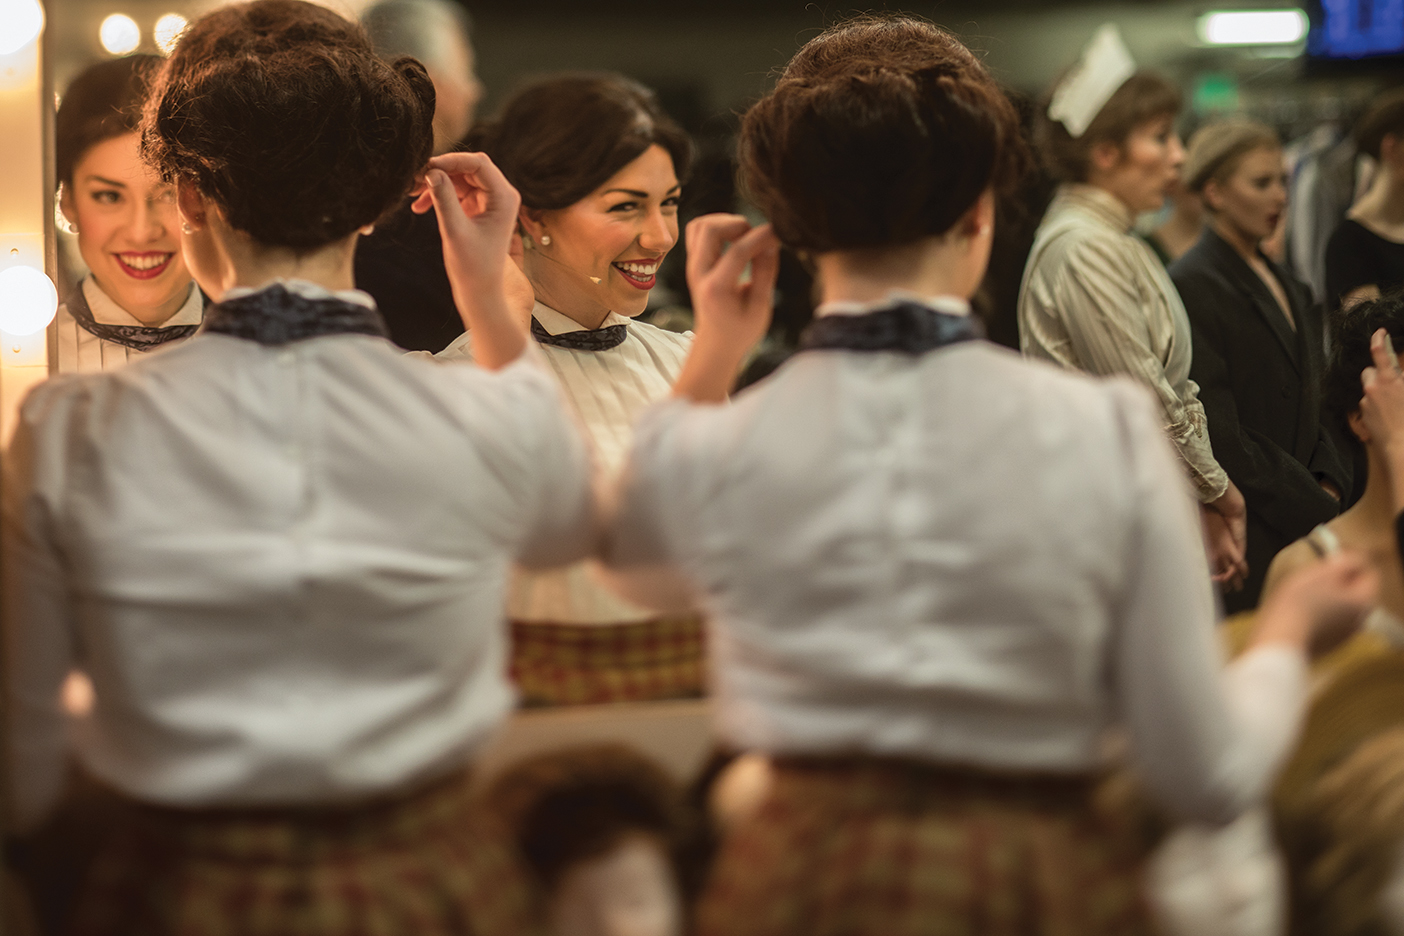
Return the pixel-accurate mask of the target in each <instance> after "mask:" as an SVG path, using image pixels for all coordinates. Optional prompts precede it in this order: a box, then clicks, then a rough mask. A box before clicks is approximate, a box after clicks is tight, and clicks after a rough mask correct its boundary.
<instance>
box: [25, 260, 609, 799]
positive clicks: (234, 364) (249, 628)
mask: <svg viewBox="0 0 1404 936" xmlns="http://www.w3.org/2000/svg"><path fill="white" fill-rule="evenodd" d="M287 285H288V288H289V289H292V290H294V291H304V292H305V290H304V289H302V288H301V287H300V285H299V284H297V283H289V284H287ZM314 288H315V287H314ZM322 295H323V296H325V293H323V294H322ZM356 295H357V297H359V298H360V299H364V300H365V301H367V302H369V301H370V298H369V296H365V294H363V293H362V294H356ZM352 298H353V299H354V298H355V297H352ZM7 471H8V472H9V473H10V474H9V476H8V482H9V483H7V485H6V486H5V501H4V513H3V520H4V527H3V533H4V548H5V560H6V561H5V564H4V569H3V571H4V575H5V579H4V587H3V598H4V602H5V612H6V618H7V625H8V640H9V643H8V653H7V658H6V663H7V664H8V666H9V672H8V676H7V680H6V688H7V690H8V692H9V706H8V714H9V716H10V719H11V730H10V736H9V747H8V753H9V759H8V761H7V764H6V766H7V768H8V769H9V770H10V771H11V772H12V773H11V789H12V791H13V794H14V798H15V805H16V810H17V814H18V815H19V817H20V821H21V823H23V824H28V825H32V824H33V823H34V822H36V821H38V820H39V819H40V818H42V816H43V815H44V813H45V812H46V810H48V809H49V808H50V807H51V806H52V805H53V803H54V802H55V800H56V799H57V798H58V797H59V795H60V794H61V791H62V786H63V784H62V777H63V769H64V760H65V752H66V750H67V749H68V748H69V747H70V746H71V747H72V749H73V750H74V751H75V752H76V754H77V756H78V757H79V758H80V759H81V760H82V762H83V764H84V765H85V767H86V768H87V769H88V770H89V771H91V772H92V773H93V774H94V775H96V776H97V777H99V778H101V779H102V780H104V781H105V782H107V783H110V784H111V785H113V786H114V787H116V788H117V789H119V790H121V791H124V792H125V793H127V794H129V795H131V796H134V797H136V798H138V799H141V800H144V801H148V802H153V803H160V804H168V805H184V806H210V805H251V804H277V805H286V804H293V803H302V802H327V801H334V800H338V799H355V798H361V797H366V796H373V795H377V794H380V793H382V792H385V791H390V790H394V789H397V788H401V787H402V786H403V785H405V784H407V783H413V782H417V781H419V780H422V779H427V778H431V777H433V776H436V775H439V774H443V773H446V772H448V771H450V770H453V769H456V768H458V767H461V766H462V765H463V764H465V763H466V762H467V761H468V760H469V759H470V758H471V756H472V754H473V752H474V750H475V749H476V748H477V746H478V745H479V744H480V743H481V742H482V741H483V740H485V739H486V738H487V737H488V736H489V735H490V734H491V733H492V732H493V731H494V730H495V729H496V727H497V725H498V724H499V722H500V721H501V719H502V718H503V717H504V716H505V715H506V714H507V712H508V711H510V709H511V707H512V705H513V692H512V689H511V687H510V685H509V684H508V681H507V678H506V658H507V652H508V649H507V639H506V633H505V628H504V627H503V620H502V606H503V599H504V588H505V584H506V578H507V573H508V569H509V565H510V564H511V563H512V562H513V561H518V562H523V563H526V564H529V565H532V566H540V565H551V564H556V563H561V562H569V561H574V560H577V559H579V558H580V557H581V556H582V555H584V554H585V553H586V552H587V551H588V550H589V549H590V548H591V546H592V545H593V542H594V534H595V530H594V523H593V498H592V492H591V486H590V471H589V461H588V449H587V447H586V443H585V441H584V439H583V438H582V437H581V436H580V434H579V433H578V432H577V431H576V429H575V428H574V426H573V425H572V420H571V418H570V416H569V412H568V410H567V409H566V407H565V406H564V403H563V401H562V400H561V394H560V391H559V389H558V388H557V387H556V385H555V381H553V380H552V379H551V377H550V376H549V375H547V374H546V373H544V372H543V369H542V366H541V363H540V359H539V355H538V353H537V352H536V350H535V349H531V348H529V349H528V351H527V354H526V355H525V357H524V359H523V360H520V361H518V362H516V363H514V364H511V365H510V366H508V367H506V368H504V369H502V370H501V371H498V372H495V373H489V372H487V371H484V370H482V369H480V368H477V367H474V366H471V365H468V364H463V365H454V366H445V365H441V364H436V363H434V362H429V361H423V360H416V359H414V358H410V357H406V356H405V355H403V354H402V353H400V351H399V350H398V349H397V348H395V347H394V346H393V345H391V344H390V343H389V342H388V341H385V340H383V339H380V338H374V337H368V336H365V335H352V334H340V335H329V336H323V337H318V338H313V339H309V340H304V341H297V342H293V343H290V344H286V345H282V346H273V347H265V346H263V345H260V344H258V343H255V342H253V341H245V340H242V339H239V338H234V337H231V336H228V335H222V334H202V335H197V336H195V337H194V338H192V339H190V340H189V341H184V342H181V343H180V344H179V345H177V346H175V347H172V348H171V349H170V350H168V351H163V352H161V353H160V354H152V355H146V356H141V357H140V358H139V359H137V360H134V361H133V362H132V363H131V364H130V365H128V366H127V367H124V368H121V369H119V370H115V371H109V372H106V373H100V374H83V375H70V376H60V377H56V378H54V379H52V380H50V381H48V382H47V383H45V384H42V385H40V386H39V387H38V388H37V389H36V390H34V391H33V392H32V393H31V394H30V395H29V397H28V399H27V400H26V401H25V403H24V405H23V409H22V416H21V423H20V427H19V429H18V431H17V433H16V436H15V441H14V443H13V445H12V447H11V449H10V451H9V453H8V460H7ZM75 667H79V668H82V669H84V670H86V671H87V673H88V674H89V675H90V677H91V679H92V684H93V687H94V691H95V699H94V704H93V706H92V709H91V712H90V714H88V715H86V716H84V717H76V718H75V717H71V716H67V715H65V713H64V711H63V710H62V708H61V706H60V704H59V692H60V685H61V683H62V682H63V679H64V677H65V675H66V674H67V673H68V672H69V671H70V670H71V669H73V668H75Z"/></svg>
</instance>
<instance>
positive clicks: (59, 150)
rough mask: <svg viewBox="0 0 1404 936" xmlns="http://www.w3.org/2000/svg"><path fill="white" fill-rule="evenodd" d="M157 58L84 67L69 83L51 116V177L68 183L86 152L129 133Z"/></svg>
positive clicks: (138, 116)
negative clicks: (52, 165) (52, 126)
mask: <svg viewBox="0 0 1404 936" xmlns="http://www.w3.org/2000/svg"><path fill="white" fill-rule="evenodd" d="M160 65H161V58H160V56H157V55H128V56H125V57H123V58H119V59H112V60H111V61H107V62H100V63H98V64H97V65H94V66H92V67H91V68H88V69H85V70H84V71H83V72H82V74H80V75H79V76H78V77H77V78H74V79H73V81H72V82H70V83H69V85H68V89H67V90H66V91H65V92H64V94H63V103H62V104H60V105H59V110H58V116H57V117H55V118H54V164H55V169H56V170H57V171H56V173H55V178H57V179H58V181H59V182H61V183H65V184H70V185H71V184H72V182H73V171H74V169H76V168H77V166H78V163H79V162H81V161H82V159H83V156H84V154H85V153H87V152H88V150H90V149H92V148H93V147H94V146H97V145H98V144H99V143H102V142H103V141H105V140H110V139H112V138H113V137H119V136H122V135H123V134H127V133H135V132H136V131H137V129H138V128H139V127H140V126H141V111H142V106H143V105H144V104H145V103H146V92H147V89H148V87H149V85H150V81H151V77H152V75H153V74H154V73H155V72H156V70H157V69H158V68H159V67H160Z"/></svg>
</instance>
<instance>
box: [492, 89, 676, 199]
mask: <svg viewBox="0 0 1404 936" xmlns="http://www.w3.org/2000/svg"><path fill="white" fill-rule="evenodd" d="M467 143H468V147H469V148H470V149H475V150H481V151H482V152H484V153H487V154H488V156H490V157H491V158H492V161H493V162H494V163H496V164H497V166H498V168H500V169H501V170H502V174H503V175H505V176H506V177H507V179H508V181H510V182H511V183H512V184H513V185H514V186H516V188H517V191H519V192H521V194H522V204H523V205H525V206H526V207H528V208H537V209H542V210H552V209H557V208H565V207H567V206H569V205H573V204H575V203H576V202H578V201H580V199H582V198H584V197H585V196H587V195H589V194H590V193H591V192H593V191H595V189H597V188H599V187H600V186H601V185H603V184H604V183H605V182H607V181H608V180H609V178H610V177H611V176H613V175H614V174H615V173H616V172H618V171H619V170H620V169H623V168H624V167H625V166H627V165H629V163H631V162H633V161H634V160H635V159H637V158H639V156H641V155H643V153H644V151H645V150H647V149H648V148H649V147H650V146H655V145H656V146H661V147H663V149H665V150H667V151H668V155H669V156H671V157H672V159H673V171H674V172H675V173H676V174H677V177H678V180H679V181H685V180H686V178H687V173H688V170H689V168H690V167H691V164H692V142H691V140H689V139H688V136H687V134H686V133H684V132H683V130H682V128H680V127H679V126H678V125H677V124H676V123H674V122H673V121H672V120H671V119H670V118H669V117H668V115H667V114H665V113H664V112H663V109H662V107H660V106H659V104H658V99H657V97H655V96H654V94H653V92H652V91H650V90H649V89H648V88H645V87H644V86H643V85H641V84H639V83H638V82H637V81H633V80H631V79H629V78H625V77H624V76H623V75H615V74H609V73H581V74H567V75H558V76H555V77H551V78H547V79H545V80H542V81H538V82H535V83H533V84H531V85H528V86H527V87H525V88H523V89H522V90H521V91H519V92H517V93H516V94H514V95H513V96H512V99H511V100H509V101H508V102H507V104H506V106H505V107H503V108H502V113H501V114H500V115H499V116H498V117H497V119H496V120H494V121H491V122H489V123H484V124H480V125H479V126H477V127H475V128H474V129H473V132H472V133H470V134H469V136H468V141H467Z"/></svg>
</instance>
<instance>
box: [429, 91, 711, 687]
mask: <svg viewBox="0 0 1404 936" xmlns="http://www.w3.org/2000/svg"><path fill="white" fill-rule="evenodd" d="M469 143H470V146H471V147H472V148H475V149H477V148H481V149H482V150H483V151H484V152H486V153H487V154H488V155H489V156H491V157H492V159H493V161H494V162H495V163H496V164H497V165H498V166H499V167H501V169H502V172H503V174H504V175H506V176H507V178H508V180H510V181H511V183H512V184H513V185H514V186H516V187H517V190H518V191H520V192H521V195H522V209H521V215H520V232H521V236H522V241H523V247H524V254H523V260H522V269H523V271H524V272H525V274H526V277H527V279H528V280H530V282H531V288H532V290H533V291H534V293H535V296H536V304H535V307H534V308H533V309H532V321H531V331H532V334H533V336H534V337H535V338H536V340H537V342H538V343H539V344H540V345H541V349H542V351H543V352H544V354H545V357H546V360H547V361H548V362H549V363H550V366H551V368H552V370H553V371H554V373H555V375H556V377H557V379H558V380H559V381H560V384H561V386H562V387H563V388H564V390H565V393H566V397H567V399H569V400H570V402H571V404H572V405H573V406H574V408H575V411H576V413H577V414H578V415H579V417H580V419H581V422H582V423H583V424H584V426H585V428H586V430H587V432H588V433H589V435H590V437H591V439H592V440H593V442H594V447H595V455H596V459H597V461H598V463H599V465H600V467H601V468H603V469H604V470H606V471H608V472H613V471H614V470H615V469H617V468H618V466H619V465H620V463H621V462H622V460H623V458H624V455H625V453H626V452H627V450H628V447H629V445H630V442H631V440H632V438H633V423H634V420H635V419H636V418H637V416H638V415H639V414H640V413H641V412H642V411H643V410H644V409H645V408H646V407H647V406H648V405H649V404H651V403H654V402H656V401H657V400H660V399H662V398H664V397H666V396H667V395H668V393H669V392H670V390H671V389H672V385H673V382H674V380H675V379H676V378H677V376H678V372H679V370H680V369H681V367H682V363H683V359H684V358H685V357H686V355H687V351H688V348H689V346H690V345H691V340H692V339H691V334H690V333H688V334H677V333H674V332H668V331H664V330H662V329H659V328H655V327H653V326H652V325H648V324H645V323H643V322H637V321H634V319H635V317H636V316H638V315H639V314H641V313H642V312H643V311H644V309H645V308H646V307H647V306H648V296H649V291H650V290H651V289H652V288H653V285H654V282H655V279H656V277H657V272H658V267H659V265H660V264H661V263H662V262H663V258H664V257H666V256H667V255H668V252H669V251H670V250H672V249H673V245H674V244H676V243H677V240H678V199H679V196H680V194H681V191H682V188H681V180H682V179H684V178H685V177H686V175H687V170H688V165H689V163H690V161H691V155H692V147H691V144H690V142H689V140H688V138H687V136H686V134H684V133H683V131H682V130H681V129H680V128H679V127H678V126H677V125H676V124H675V123H674V122H673V121H672V120H670V119H669V118H668V117H667V115H666V114H664V113H663V111H662V110H661V109H660V107H659V105H658V102H657V100H656V99H655V97H654V95H653V93H652V92H651V91H649V90H648V89H647V88H645V87H643V86H642V85H639V84H637V83H636V82H633V81H631V80H629V79H627V78H624V77H622V76H618V75H610V74H577V75H561V76H557V77H553V78H547V79H544V80H542V81H540V82H538V83H536V84H533V85H531V86H529V87H527V88H525V89H523V90H522V91H521V92H519V93H518V94H517V95H516V96H515V97H514V98H512V100H510V101H508V103H507V105H506V107H505V108H504V109H503V111H502V113H501V115H500V116H499V118H498V119H497V120H496V121H494V122H491V123H488V124H482V125H479V126H478V127H477V128H475V130H474V135H473V136H472V137H470V140H469ZM470 354H471V347H470V340H469V335H467V334H464V335H463V336H462V337H460V338H459V339H458V340H456V341H455V342H453V344H451V345H449V347H448V348H447V349H445V350H444V351H443V352H441V353H440V355H439V356H440V357H441V358H458V357H464V356H468V355H470ZM508 616H509V617H510V618H511V619H512V627H513V643H514V653H513V673H514V676H515V678H516V680H517V684H518V688H519V689H520V690H521V693H522V697H523V699H524V701H525V702H527V703H528V704H566V703H586V702H619V701H641V700H647V699H660V698H676V697H684V696H691V695H697V694H700V693H701V691H702V681H703V680H702V662H701V661H702V652H701V622H700V621H699V620H698V619H697V618H696V617H695V616H691V615H684V616H681V617H678V616H672V617H659V616H658V615H657V614H655V613H654V612H651V611H648V610H645V609H643V608H640V607H638V606H636V605H634V604H632V603H630V602H627V601H624V600H622V599H620V598H617V597H615V596H614V595H613V594H611V593H609V592H607V591H605V590H604V589H602V588H600V587H599V586H598V585H596V584H595V582H594V580H593V579H591V577H590V576H589V573H588V571H587V569H586V568H585V566H584V565H583V564H577V565H574V566H569V567H567V568H565V569H560V570H555V571H551V572H545V573H533V574H525V573H522V574H518V575H517V576H516V577H515V578H514V580H513V584H512V586H511V589H510V592H509V599H508Z"/></svg>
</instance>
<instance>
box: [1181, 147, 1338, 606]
mask: <svg viewBox="0 0 1404 936" xmlns="http://www.w3.org/2000/svg"><path fill="white" fill-rule="evenodd" d="M1184 177H1185V185H1186V187H1187V188H1188V189H1189V190H1190V191H1191V192H1192V193H1194V194H1196V195H1197V196H1199V197H1200V198H1202V199H1203V203H1204V208H1205V211H1206V212H1207V214H1208V221H1209V223H1208V224H1207V225H1206V226H1205V228H1204V232H1203V235H1202V236H1201V237H1200V239H1199V242H1198V243H1197V244H1195V245H1194V247H1193V248H1191V249H1190V251H1189V252H1188V253H1186V254H1185V255H1184V256H1183V257H1181V258H1180V259H1179V260H1178V261H1176V262H1175V263H1174V264H1173V265H1172V266H1171V267H1170V278H1171V280H1172V281H1173V282H1174V284H1175V288H1176V289H1177V290H1178V291H1179V293H1180V298H1181V299H1182V300H1183V301H1184V305H1185V309H1186V311H1187V312H1188V314H1189V320H1190V325H1191V327H1192V333H1193V336H1194V337H1193V344H1194V359H1193V361H1192V363H1191V365H1190V378H1191V379H1192V380H1193V381H1194V382H1195V383H1196V384H1198V385H1199V399H1200V401H1201V402H1202V403H1203V404H1204V414H1205V417H1206V418H1207V419H1208V423H1209V438H1210V441H1211V442H1212V443H1213V448H1214V457H1215V459H1216V460H1217V461H1218V463H1219V464H1220V465H1221V466H1222V467H1223V469H1224V471H1225V472H1227V473H1228V476H1229V479H1230V480H1231V481H1232V482H1233V483H1234V485H1236V486H1237V487H1238V489H1239V490H1240V491H1242V492H1243V497H1244V499H1245V500H1246V501H1247V505H1248V542H1247V560H1248V577H1247V578H1246V579H1245V581H1244V585H1243V588H1242V590H1240V591H1236V592H1230V593H1228V594H1226V595H1224V606H1225V609H1226V610H1228V611H1229V612H1231V613H1232V612H1237V611H1243V610H1247V609H1249V608H1253V607H1256V606H1257V604H1258V597H1259V594H1260V593H1261V591H1262V586H1263V581H1264V579H1265V578H1266V576H1267V571H1268V564H1269V563H1270V562H1272V558H1273V556H1275V555H1277V553H1278V551H1279V550H1280V549H1282V548H1283V547H1284V546H1286V545H1287V544H1288V543H1291V542H1292V541H1293V540H1296V539H1297V538H1298V537H1301V536H1305V535H1306V534H1307V533H1308V532H1310V531H1311V529H1312V528H1313V527H1315V526H1316V525H1317V524H1318V523H1324V522H1326V521H1327V520H1330V519H1331V518H1332V517H1334V516H1336V514H1337V513H1339V512H1340V506H1341V497H1342V492H1349V491H1350V490H1351V473H1350V470H1349V469H1348V468H1347V467H1345V466H1344V465H1343V464H1342V460H1341V458H1340V457H1339V455H1338V453H1337V451H1336V446H1335V444H1334V443H1333V442H1332V440H1331V437H1330V434H1329V433H1328V432H1327V431H1326V428H1325V426H1324V425H1323V424H1322V418H1321V389H1320V382H1321V374H1322V371H1323V370H1324V367H1325V364H1324V361H1323V354H1324V351H1323V336H1324V333H1323V331H1322V321H1321V311H1320V307H1319V306H1318V305H1317V304H1316V303H1315V302H1314V301H1313V299H1312V296H1311V291H1310V289H1309V288H1308V287H1307V285H1306V284H1305V283H1302V282H1299V281H1298V280H1297V279H1296V278H1295V277H1293V276H1292V275H1291V274H1290V273H1288V272H1287V271H1286V270H1284V269H1283V268H1282V267H1281V266H1280V265H1278V264H1277V263H1275V262H1274V261H1273V260H1271V259H1270V258H1268V257H1267V256H1266V255H1265V254H1264V253H1263V251H1262V243H1263V241H1264V240H1266V239H1267V238H1269V237H1271V236H1272V234H1273V232H1274V231H1275V230H1276V229H1277V227H1278V225H1279V223H1280V222H1281V220H1282V215H1283V213H1284V211H1286V208H1287V184H1286V169H1285V166H1284V163H1283V155H1282V144H1281V142H1280V141H1279V139H1278V137H1277V134H1276V132H1274V131H1273V130H1272V128H1271V127H1267V126H1264V125H1262V124H1257V123H1249V122H1224V123H1214V124H1209V125H1207V126H1204V127H1202V128H1200V130H1199V131H1198V132H1196V133H1195V135H1194V137H1193V138H1192V139H1191V140H1190V146H1189V154H1188V158H1187V159H1186V162H1185V171H1184Z"/></svg>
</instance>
